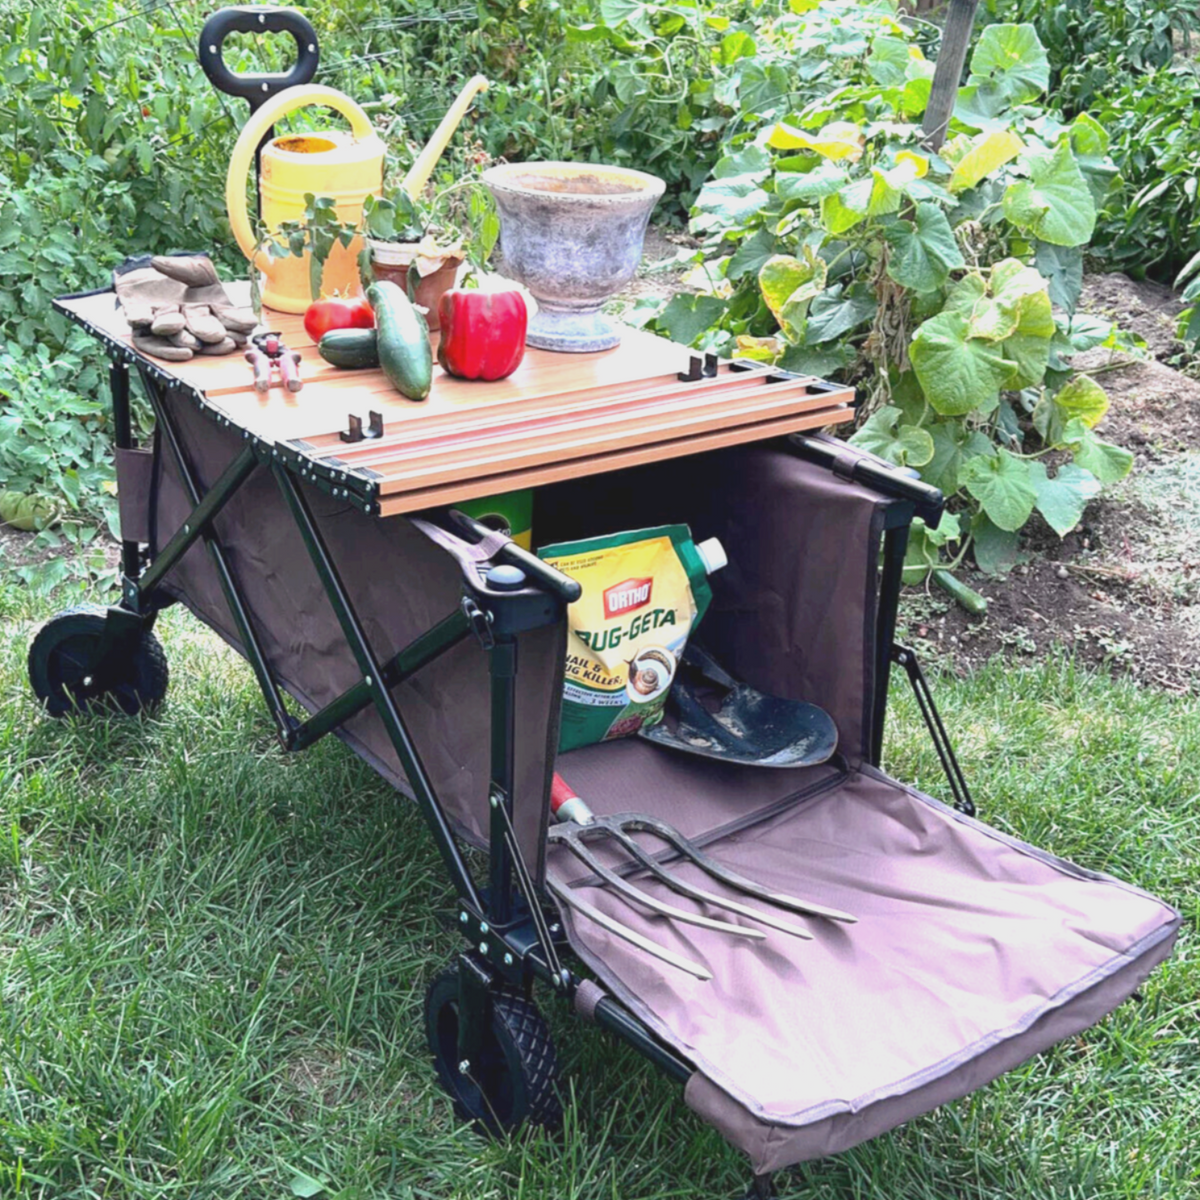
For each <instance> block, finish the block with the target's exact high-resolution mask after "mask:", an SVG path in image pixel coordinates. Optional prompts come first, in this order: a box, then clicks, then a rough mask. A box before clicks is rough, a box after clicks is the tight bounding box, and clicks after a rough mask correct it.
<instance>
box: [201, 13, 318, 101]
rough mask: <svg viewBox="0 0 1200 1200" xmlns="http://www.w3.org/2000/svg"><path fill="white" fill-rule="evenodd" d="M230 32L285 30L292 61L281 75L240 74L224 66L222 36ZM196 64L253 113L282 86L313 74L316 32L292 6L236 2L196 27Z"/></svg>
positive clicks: (298, 82)
mask: <svg viewBox="0 0 1200 1200" xmlns="http://www.w3.org/2000/svg"><path fill="white" fill-rule="evenodd" d="M231 33H288V34H291V36H292V39H293V41H295V43H296V61H295V63H294V64H293V65H292V69H291V70H290V71H288V72H286V73H284V74H278V73H273V74H269V75H251V74H244V75H243V74H241V73H239V72H237V71H231V70H230V69H229V67H227V66H226V65H225V58H224V55H223V50H224V46H225V39H226V38H227V37H228V36H229V35H230V34H231ZM199 57H200V67H201V69H202V70H203V71H204V74H205V75H207V76H208V81H209V83H211V84H212V85H213V87H215V88H216V89H217V91H219V92H224V93H225V94H226V95H227V96H238V97H240V98H241V99H242V100H245V101H246V102H247V103H248V104H249V105H250V111H251V112H254V111H255V110H256V109H257V108H258V107H259V105H261V104H262V103H263V102H264V101H266V100H269V99H270V98H271V97H272V96H273V95H275V94H276V92H281V91H283V90H284V89H285V88H290V87H299V86H301V85H303V84H306V83H308V82H309V81H310V80H311V79H312V78H313V76H314V75H316V73H317V64H318V62H319V61H320V57H321V52H320V50H319V48H318V46H317V32H316V30H315V29H313V27H312V25H311V23H310V22H309V20H308V18H307V17H306V16H304V14H303V13H299V12H297V11H296V10H295V9H294V8H267V7H265V6H262V5H257V4H236V5H234V6H232V7H231V8H223V9H221V10H220V12H215V13H213V15H212V16H211V17H209V18H208V20H207V21H205V22H204V28H203V29H201V30H200V46H199Z"/></svg>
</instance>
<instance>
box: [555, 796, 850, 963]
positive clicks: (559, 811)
mask: <svg viewBox="0 0 1200 1200" xmlns="http://www.w3.org/2000/svg"><path fill="white" fill-rule="evenodd" d="M550 810H551V812H553V813H554V816H555V818H556V819H557V820H558V821H559V822H560V823H559V824H558V825H555V826H552V827H551V828H550V829H549V830H548V831H547V834H546V837H547V839H548V840H549V841H550V843H551V844H553V845H560V846H565V847H566V848H567V849H568V850H569V851H570V852H571V853H572V854H573V855H574V856H575V857H576V858H577V859H579V861H580V862H581V863H583V864H584V865H585V866H586V867H588V868H589V869H590V870H591V871H592V872H593V873H594V874H595V875H597V876H598V877H599V878H600V879H601V880H602V881H603V882H604V883H606V884H608V886H609V887H611V888H612V889H613V891H615V892H616V893H617V894H618V895H619V896H620V897H621V898H622V899H623V900H624V901H626V903H629V904H633V905H640V906H641V907H643V908H647V909H649V910H650V911H651V912H655V913H658V914H659V915H661V916H664V917H670V918H671V919H672V920H675V921H682V922H683V923H684V924H686V925H697V926H699V927H700V928H702V929H711V930H714V931H715V932H717V933H727V934H731V935H732V936H734V937H744V938H751V939H754V940H758V941H761V940H762V939H763V938H764V937H766V934H764V933H762V932H760V931H759V930H757V929H752V928H749V927H747V926H745V925H733V924H730V923H729V922H727V921H718V920H714V919H713V918H711V917H705V916H702V915H701V914H700V913H694V912H688V911H686V910H684V909H681V908H677V907H675V906H674V905H672V904H665V903H664V902H663V901H661V900H657V899H655V897H653V896H651V895H650V894H649V893H647V892H644V891H642V890H641V889H639V888H636V887H634V886H633V885H632V884H631V883H629V882H628V881H627V880H626V879H624V878H622V877H621V875H619V874H618V873H617V872H616V871H614V870H613V869H612V868H611V867H608V866H606V865H605V864H604V863H603V862H601V860H600V859H599V858H598V857H597V856H596V855H595V854H593V853H592V851H591V850H590V849H589V848H588V846H587V842H589V841H598V840H603V839H611V840H612V841H613V842H616V843H617V845H619V846H620V847H621V848H622V849H624V850H625V851H626V852H627V854H628V855H629V857H630V858H632V859H633V860H634V862H636V863H637V864H638V866H639V867H641V868H642V870H643V871H646V872H649V873H650V874H651V875H653V876H654V878H655V879H657V880H659V881H660V882H661V883H664V884H665V885H666V886H667V887H668V888H670V889H671V891H673V892H677V893H678V894H679V895H681V896H686V897H688V899H690V900H695V901H697V902H698V903H700V904H709V905H712V906H713V907H714V908H720V909H725V910H726V911H728V912H732V913H737V914H738V915H739V916H742V917H746V918H747V919H749V920H751V921H756V922H757V923H758V924H760V925H766V926H767V927H768V928H769V929H776V930H779V931H780V932H781V933H788V934H791V936H792V937H797V938H801V939H803V940H807V941H811V940H812V936H813V935H812V934H811V933H810V932H809V931H808V930H807V929H804V928H803V927H801V926H799V925H796V924H795V923H793V922H791V921H785V920H783V919H782V918H780V917H777V916H775V915H774V914H772V913H769V912H763V911H761V910H760V909H757V908H751V907H750V906H749V905H748V904H742V903H740V902H739V901H737V900H731V899H729V898H728V897H726V896H719V895H717V894H716V893H715V892H710V891H706V890H705V889H704V888H699V887H696V886H695V885H694V884H691V883H688V882H687V881H686V880H684V879H681V878H680V877H679V876H678V875H674V874H672V873H671V872H670V871H668V870H667V869H666V867H665V866H663V864H662V863H660V862H659V861H658V860H657V859H655V858H654V857H652V856H651V855H650V854H649V853H648V852H647V851H646V850H645V849H644V848H643V847H642V846H641V845H640V844H639V843H638V842H637V841H636V840H635V839H634V838H633V836H632V835H633V834H635V833H649V834H653V835H654V836H655V837H657V838H660V839H661V840H662V841H664V842H666V843H667V844H668V845H669V846H671V847H672V849H673V850H674V851H675V853H676V855H678V857H679V858H681V859H682V860H683V861H684V862H690V863H692V864H693V865H695V866H697V867H699V868H700V869H701V870H702V871H704V872H705V873H706V874H707V875H709V876H711V877H712V878H713V879H715V880H716V881H717V882H718V883H721V884H724V885H725V886H726V887H727V888H731V889H732V890H733V891H735V892H742V893H744V894H745V895H747V896H753V897H754V898H755V899H756V900H762V901H764V902H765V903H767V904H770V905H772V906H774V907H776V908H782V909H784V910H786V911H788V912H794V913H799V914H801V915H802V916H806V917H821V918H823V919H825V920H827V921H844V922H846V923H847V924H853V923H854V922H855V920H856V919H857V918H855V917H853V916H851V915H850V914H849V913H846V912H841V911H840V910H839V909H836V908H829V907H827V906H826V905H823V904H815V903H813V902H812V901H810V900H799V899H797V898H796V897H795V896H789V895H787V894H786V893H784V892H773V891H771V890H770V889H769V888H765V887H763V886H762V885H761V884H757V883H755V882H754V881H753V880H750V879H747V878H746V877H745V876H744V875H739V874H738V873H737V872H736V871H734V870H732V869H731V868H730V867H727V866H724V865H723V864H721V863H719V862H717V860H716V859H714V858H711V857H709V855H707V854H705V853H704V851H703V850H701V849H700V847H699V846H696V845H694V844H693V843H692V842H691V841H690V840H689V839H688V838H686V837H684V836H683V834H682V833H680V832H679V830H677V829H675V828H674V827H672V826H671V825H668V824H667V823H666V822H665V821H660V820H658V818H656V817H652V816H650V815H649V814H648V813H619V814H616V815H614V816H607V817H598V816H596V814H595V813H593V812H592V810H591V809H590V808H588V806H587V805H586V804H585V803H584V802H583V801H582V800H581V799H580V798H579V797H578V796H577V795H576V794H575V793H574V791H572V789H571V787H570V785H569V784H568V783H567V782H566V780H565V779H563V777H562V776H561V775H558V774H556V775H555V776H554V783H553V786H552V789H551V792H550ZM547 886H548V887H549V888H550V890H551V891H552V892H553V893H554V894H555V896H557V897H558V899H559V900H560V901H561V902H562V903H563V904H566V905H569V906H570V907H571V908H573V909H575V911H576V912H578V913H581V914H582V915H583V916H585V917H587V918H588V920H590V921H594V922H595V923H596V924H597V925H600V926H602V927H603V928H604V929H607V930H608V931H609V933H612V934H615V935H616V936H617V937H619V938H623V939H624V940H625V941H627V942H630V943H632V944H633V945H635V946H638V947H640V948H641V949H642V950H645V951H646V953H647V954H652V955H653V956H654V957H655V958H658V959H661V960H662V961H663V962H665V963H670V964H671V966H673V967H678V968H679V969H680V970H681V971H686V972H687V973H688V974H689V975H693V976H695V978H697V979H705V980H707V979H711V978H712V973H711V972H710V971H709V970H708V969H707V968H706V967H702V966H701V965H700V964H699V963H696V962H693V961H692V960H691V959H688V958H684V957H683V956H682V955H679V954H676V953H674V951H671V950H668V949H667V948H666V947H664V946H659V945H657V944H656V943H654V942H653V941H651V940H650V939H649V938H647V937H645V936H644V935H642V934H640V933H638V932H637V931H636V930H634V929H631V928H629V926H627V925H623V924H622V923H621V922H620V921H616V920H614V919H613V918H612V917H609V916H608V915H607V914H606V913H603V912H601V911H600V910H599V909H598V908H596V907H595V906H594V905H592V904H589V903H588V902H587V901H586V900H584V899H583V898H582V897H581V896H579V895H578V894H577V892H576V890H575V889H573V888H571V887H569V886H567V885H566V884H565V883H564V882H563V881H562V880H559V879H556V878H555V877H554V876H553V875H549V876H547Z"/></svg>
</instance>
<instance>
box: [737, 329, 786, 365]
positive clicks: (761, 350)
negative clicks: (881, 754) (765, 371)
mask: <svg viewBox="0 0 1200 1200" xmlns="http://www.w3.org/2000/svg"><path fill="white" fill-rule="evenodd" d="M782 349H783V347H782V346H781V345H780V343H779V339H778V338H773V337H765V338H760V337H751V336H750V335H749V334H748V333H741V334H738V339H737V352H738V357H739V358H753V359H754V360H755V361H756V362H774V361H775V360H776V359H777V358H778V357H779V352H780V350H782Z"/></svg>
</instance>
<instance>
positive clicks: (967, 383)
mask: <svg viewBox="0 0 1200 1200" xmlns="http://www.w3.org/2000/svg"><path fill="white" fill-rule="evenodd" d="M908 353H909V358H910V359H911V361H912V365H913V370H915V371H916V373H917V379H918V380H919V381H920V384H921V388H922V390H923V391H924V392H925V395H926V396H927V397H928V399H929V403H930V404H931V405H933V407H934V408H935V409H936V410H937V411H938V412H939V413H941V414H942V416H962V415H963V414H964V413H969V412H971V411H972V410H974V409H976V408H979V407H980V406H981V405H984V404H987V403H992V404H993V405H994V403H995V400H996V394H997V392H998V391H999V390H1000V388H1001V387H1002V386H1003V385H1004V381H1005V380H1006V379H1007V378H1008V374H1009V367H1008V364H1007V363H1006V362H1005V360H1004V356H1003V355H1002V354H1001V352H1000V350H999V349H998V348H997V347H996V346H995V345H993V344H992V343H991V342H989V341H985V340H984V339H982V338H972V337H968V324H967V319H966V318H965V317H964V316H963V315H962V314H961V313H957V312H941V313H938V315H937V316H936V317H930V319H929V320H928V321H926V322H924V324H922V325H921V327H920V328H919V329H918V330H917V332H916V335H915V336H914V338H913V341H912V346H911V347H910V348H909V352H908Z"/></svg>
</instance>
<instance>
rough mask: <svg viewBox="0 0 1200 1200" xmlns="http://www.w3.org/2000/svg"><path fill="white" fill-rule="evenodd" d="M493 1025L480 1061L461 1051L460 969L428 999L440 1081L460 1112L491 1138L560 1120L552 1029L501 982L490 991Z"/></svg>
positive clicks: (443, 977) (445, 976)
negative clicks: (464, 1056)
mask: <svg viewBox="0 0 1200 1200" xmlns="http://www.w3.org/2000/svg"><path fill="white" fill-rule="evenodd" d="M490 997H491V1004H490V1010H491V1028H490V1029H489V1030H486V1031H485V1032H484V1034H483V1036H482V1038H481V1044H480V1048H479V1051H478V1052H477V1053H476V1054H475V1056H474V1061H472V1062H465V1061H463V1060H461V1059H460V1058H459V1052H458V1019H459V990H458V968H457V967H451V968H449V969H448V970H446V971H443V972H442V973H441V974H440V975H439V976H438V977H437V978H436V979H434V981H433V983H431V984H430V985H429V991H428V992H427V993H426V996H425V1033H426V1036H427V1037H428V1039H429V1049H430V1050H431V1051H432V1053H433V1061H434V1065H435V1067H436V1068H437V1074H438V1080H439V1081H440V1083H441V1085H442V1087H443V1088H445V1089H446V1091H447V1092H449V1093H450V1098H451V1100H452V1101H453V1102H454V1110H455V1112H457V1113H458V1115H459V1116H460V1117H462V1118H464V1119H465V1120H468V1121H471V1122H473V1123H474V1124H475V1125H476V1126H477V1127H478V1128H480V1129H482V1130H483V1131H485V1132H487V1133H491V1134H500V1135H503V1134H507V1133H512V1132H515V1131H516V1130H518V1129H520V1128H521V1127H522V1126H524V1125H541V1126H546V1127H549V1128H554V1127H556V1126H557V1125H558V1124H559V1122H560V1121H561V1120H562V1106H561V1104H560V1103H559V1099H558V1061H557V1059H556V1057H555V1053H554V1043H553V1042H552V1041H551V1040H550V1030H549V1029H548V1028H547V1027H546V1022H545V1021H544V1020H543V1018H542V1014H541V1013H540V1012H539V1011H538V1009H537V1006H536V1005H535V1004H534V1003H533V1001H532V1000H531V999H530V998H529V997H527V996H525V995H523V994H522V993H521V992H518V991H516V990H515V989H513V988H510V987H507V986H505V985H503V984H499V985H496V986H495V987H494V988H493V989H492V990H491V993H490Z"/></svg>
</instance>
